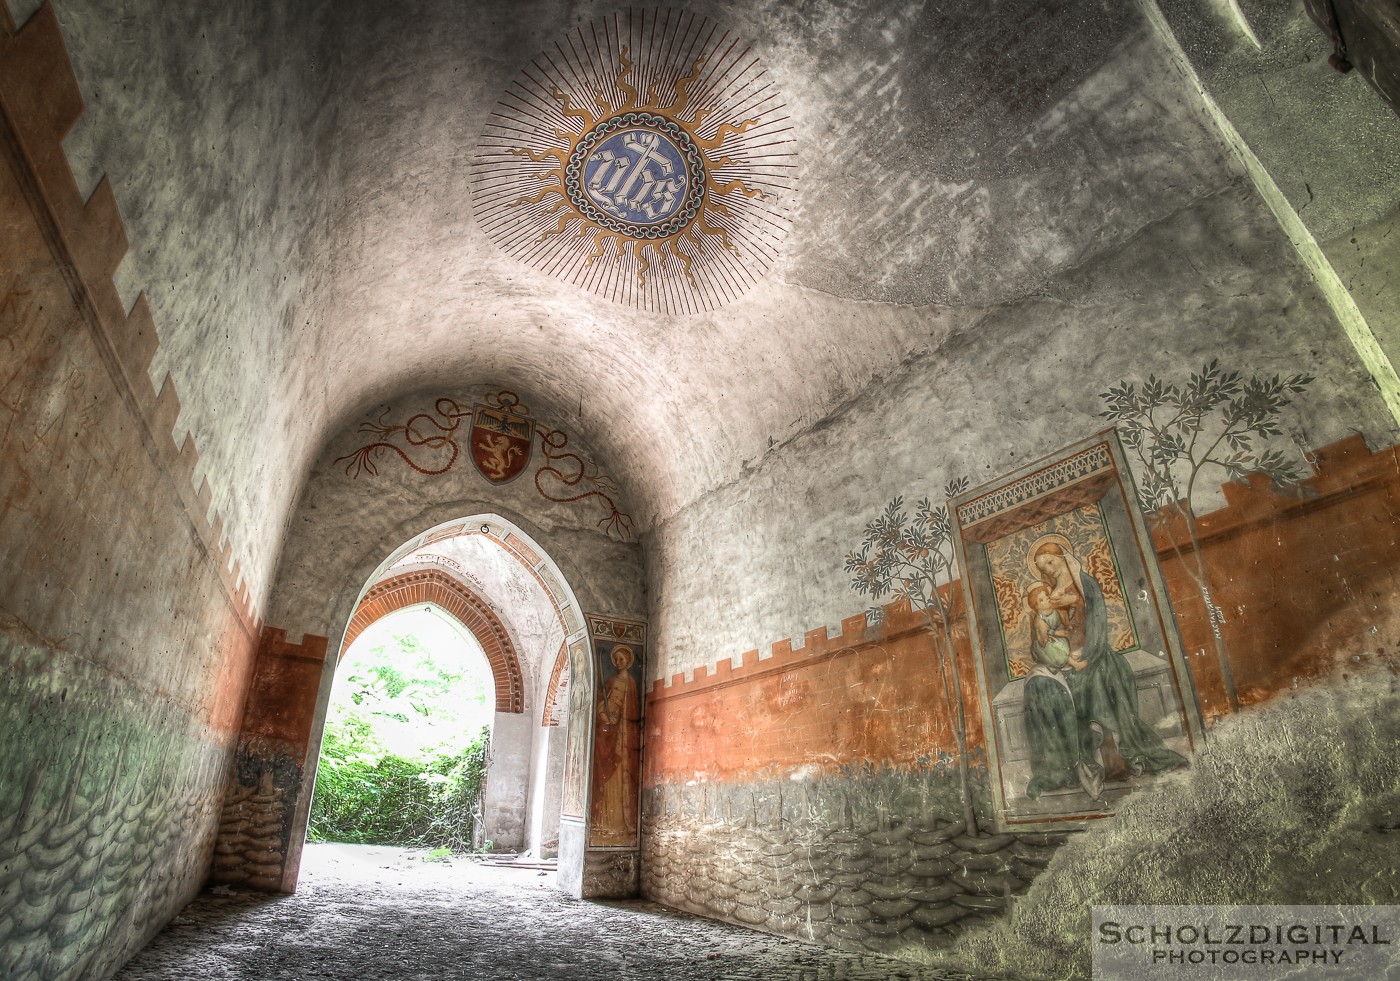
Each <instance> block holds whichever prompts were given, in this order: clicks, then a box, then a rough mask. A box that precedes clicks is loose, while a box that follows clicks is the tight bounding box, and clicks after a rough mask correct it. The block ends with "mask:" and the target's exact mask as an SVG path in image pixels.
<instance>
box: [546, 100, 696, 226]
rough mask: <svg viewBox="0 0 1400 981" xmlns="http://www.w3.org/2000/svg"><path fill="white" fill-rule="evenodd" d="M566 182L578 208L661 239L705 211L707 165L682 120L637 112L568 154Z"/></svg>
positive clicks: (611, 223)
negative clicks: (680, 121)
mask: <svg viewBox="0 0 1400 981" xmlns="http://www.w3.org/2000/svg"><path fill="white" fill-rule="evenodd" d="M564 186H565V190H566V193H567V194H568V195H569V199H570V200H571V201H572V202H573V203H574V206H575V207H577V208H578V209H579V211H580V212H582V213H583V214H584V215H585V216H586V217H588V218H590V219H591V220H593V221H595V222H597V223H598V224H600V225H602V226H604V227H605V228H609V229H611V230H613V231H616V232H621V233H622V234H624V235H629V236H631V237H633V238H643V239H658V238H665V237H667V236H670V235H674V234H676V233H677V232H679V231H681V230H682V229H684V228H685V227H687V226H688V225H689V224H690V222H691V220H692V219H693V218H694V217H695V214H696V212H697V211H699V209H700V203H701V200H702V199H703V197H704V191H705V168H704V164H703V162H702V158H701V155H700V149H699V147H697V146H696V145H695V141H694V140H693V139H692V138H691V136H690V134H689V133H688V132H686V130H685V128H684V127H682V126H681V125H680V124H678V123H676V122H675V121H674V120H671V119H667V118H666V117H664V116H657V115H654V114H652V113H645V112H630V113H624V114H623V115H620V116H614V117H613V118H611V119H608V120H606V121H604V122H603V123H601V124H599V125H598V126H597V127H595V128H594V129H593V130H592V131H591V132H589V133H587V134H585V136H584V137H583V139H581V140H580V141H579V143H578V145H577V146H576V147H575V148H574V151H573V152H572V153H571V154H570V156H569V162H568V165H567V166H566V167H565V177H564Z"/></svg>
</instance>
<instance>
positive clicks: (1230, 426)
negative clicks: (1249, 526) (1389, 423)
mask: <svg viewBox="0 0 1400 981" xmlns="http://www.w3.org/2000/svg"><path fill="white" fill-rule="evenodd" d="M1312 380H1313V379H1312V376H1311V375H1304V374H1295V375H1289V376H1288V377H1287V378H1284V377H1281V376H1279V375H1272V376H1265V375H1258V374H1256V375H1251V376H1250V377H1248V378H1245V377H1243V376H1242V375H1241V373H1240V372H1238V371H1226V370H1225V369H1224V368H1222V367H1220V362H1219V361H1218V360H1215V361H1211V362H1210V364H1207V365H1206V366H1204V367H1203V368H1201V370H1200V371H1198V372H1193V373H1192V375H1191V377H1190V378H1189V379H1188V380H1187V382H1186V383H1185V384H1184V385H1181V384H1177V383H1175V382H1166V381H1163V380H1161V379H1159V378H1157V376H1155V375H1149V376H1148V378H1147V381H1146V382H1145V383H1143V384H1142V385H1141V387H1139V386H1138V385H1136V384H1134V383H1133V382H1123V383H1122V384H1120V385H1119V386H1118V387H1117V388H1110V389H1109V390H1108V391H1106V392H1104V393H1102V394H1101V395H1100V398H1101V399H1103V401H1104V403H1105V405H1106V408H1105V409H1104V411H1103V413H1102V415H1103V417H1104V418H1105V419H1108V420H1110V421H1111V422H1113V423H1114V424H1115V425H1116V426H1117V427H1118V432H1119V435H1120V436H1121V438H1122V440H1123V445H1124V446H1125V447H1127V449H1128V451H1129V453H1130V454H1131V455H1132V457H1133V462H1134V464H1135V465H1134V468H1133V469H1134V471H1135V475H1136V477H1137V484H1138V488H1137V489H1138V503H1139V505H1140V506H1141V507H1142V510H1143V511H1144V512H1145V513H1146V515H1147V518H1148V521H1149V522H1151V523H1153V524H1162V523H1166V522H1171V521H1173V520H1175V519H1176V518H1178V517H1179V518H1180V520H1181V521H1182V523H1183V524H1184V525H1185V528H1186V533H1187V536H1188V537H1189V539H1190V542H1191V557H1190V561H1185V557H1184V556H1181V550H1180V546H1175V547H1176V549H1177V554H1178V557H1180V558H1183V562H1182V567H1183V568H1185V569H1186V571H1187V573H1188V574H1189V575H1190V576H1191V579H1192V582H1193V583H1194V584H1195V586H1196V589H1197V590H1198V591H1199V592H1200V595H1201V599H1202V600H1203V601H1204V603H1205V607H1206V614H1207V616H1208V617H1209V618H1210V625H1211V636H1212V638H1213V643H1214V646H1215V654H1216V658H1217V659H1218V661H1219V663H1220V675H1221V679H1222V680H1223V681H1224V684H1225V691H1226V694H1227V695H1228V696H1229V699H1230V706H1231V708H1233V709H1235V710H1238V709H1239V707H1240V700H1239V694H1238V692H1237V690H1236V687H1235V674H1234V671H1233V670H1232V669H1231V666H1230V657H1229V652H1228V651H1227V650H1226V645H1225V637H1224V635H1223V633H1222V632H1221V630H1220V624H1221V622H1222V620H1223V616H1224V615H1223V613H1222V612H1221V610H1220V607H1219V606H1217V605H1216V604H1215V602H1214V600H1212V598H1211V590H1210V574H1209V571H1208V570H1207V568H1206V561H1205V556H1204V554H1203V553H1202V552H1201V540H1200V533H1199V523H1198V516H1197V514H1196V510H1195V507H1194V506H1193V502H1194V501H1195V499H1196V493H1197V491H1198V490H1199V489H1200V487H1201V481H1202V478H1203V476H1205V475H1206V474H1208V473H1210V471H1212V470H1214V471H1216V474H1217V476H1222V477H1224V478H1226V479H1232V480H1233V479H1239V478H1242V477H1244V476H1246V475H1248V474H1251V473H1263V474H1265V475H1266V476H1268V478H1269V480H1270V481H1271V483H1272V484H1273V486H1274V488H1275V489H1279V490H1281V489H1284V488H1295V489H1299V490H1301V487H1300V485H1301V484H1302V482H1303V480H1305V479H1306V478H1307V477H1308V476H1310V472H1309V470H1307V469H1305V468H1303V467H1301V466H1299V464H1298V463H1297V462H1295V460H1294V459H1291V458H1290V456H1289V455H1288V454H1285V453H1284V452H1283V451H1282V450H1280V449H1278V448H1277V447H1273V446H1270V445H1269V441H1270V440H1272V439H1273V438H1274V437H1278V436H1281V435H1282V434H1283V430H1282V429H1281V428H1280V427H1279V424H1278V416H1279V413H1280V412H1282V411H1283V409H1284V408H1285V407H1286V406H1288V404H1289V403H1290V402H1292V401H1293V398H1294V397H1295V396H1298V395H1301V394H1302V393H1303V391H1304V390H1305V389H1306V388H1307V386H1308V384H1309V383H1310V382H1311V381H1312ZM1175 541H1176V539H1175V538H1173V542H1175Z"/></svg>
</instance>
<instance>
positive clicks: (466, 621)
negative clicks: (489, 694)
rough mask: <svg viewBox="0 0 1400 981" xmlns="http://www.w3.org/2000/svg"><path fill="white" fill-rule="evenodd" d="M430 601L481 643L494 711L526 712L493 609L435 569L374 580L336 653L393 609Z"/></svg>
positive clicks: (509, 647)
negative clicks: (490, 679) (492, 687)
mask: <svg viewBox="0 0 1400 981" xmlns="http://www.w3.org/2000/svg"><path fill="white" fill-rule="evenodd" d="M424 603H432V604H434V605H436V606H440V607H442V609H444V610H446V611H447V612H448V613H449V614H451V615H452V616H453V617H455V618H456V619H457V621H458V622H459V623H461V624H462V626H464V627H466V628H467V630H469V631H470V632H471V634H472V636H473V637H475V638H476V639H477V642H478V643H480V644H481V649H482V651H484V652H485V654H486V660H487V662H489V663H490V665H491V674H492V676H493V677H494V678H495V679H496V711H497V712H514V713H520V712H524V711H525V685H524V682H523V681H522V680H521V674H520V658H518V657H517V656H516V654H515V645H514V644H512V643H511V642H510V635H509V634H508V633H506V628H505V627H504V626H503V625H502V624H501V621H500V619H499V618H498V617H497V616H496V613H495V611H494V610H492V609H491V607H490V606H488V605H487V604H486V601H485V600H483V599H482V598H481V597H480V596H478V595H476V593H474V592H472V591H471V590H470V589H468V588H467V587H466V586H464V585H462V583H460V582H459V581H457V580H456V579H454V578H452V576H450V575H448V574H447V573H445V572H442V571H439V570H437V569H425V570H422V571H419V572H406V573H404V574H403V575H400V576H393V577H391V578H389V579H385V580H384V581H382V582H379V583H375V585H374V586H373V587H372V588H371V589H370V591H369V592H368V593H366V594H365V598H364V599H362V600H360V605H359V606H357V607H356V608H355V615H354V616H353V617H351V618H350V626H349V628H347V629H346V631H345V644H344V646H343V647H341V649H340V652H341V656H342V657H343V656H344V655H345V652H346V651H348V650H349V649H350V645H351V644H352V643H354V641H355V638H356V637H358V636H360V633H361V632H362V631H363V630H364V629H365V628H366V627H368V626H369V625H370V624H371V623H374V621H376V620H379V619H381V618H383V617H386V616H388V615H389V614H390V613H393V612H395V611H396V610H402V609H406V608H407V607H410V606H421V605H422V604H424Z"/></svg>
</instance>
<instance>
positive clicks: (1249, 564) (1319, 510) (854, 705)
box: [645, 437, 1400, 785]
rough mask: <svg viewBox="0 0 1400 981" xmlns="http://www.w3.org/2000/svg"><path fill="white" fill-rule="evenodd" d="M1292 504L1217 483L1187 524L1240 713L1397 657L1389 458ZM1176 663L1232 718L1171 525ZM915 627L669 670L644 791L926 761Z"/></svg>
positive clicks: (963, 654)
mask: <svg viewBox="0 0 1400 981" xmlns="http://www.w3.org/2000/svg"><path fill="white" fill-rule="evenodd" d="M1314 461H1315V466H1316V470H1317V475H1316V476H1315V477H1314V478H1313V479H1311V480H1310V481H1308V482H1307V484H1306V485H1305V486H1304V487H1303V489H1302V490H1303V492H1302V493H1301V494H1295V493H1284V494H1281V493H1275V492H1274V491H1273V490H1272V489H1270V488H1269V487H1268V485H1267V483H1265V482H1260V481H1246V482H1236V483H1231V484H1228V485H1226V486H1225V488H1224V491H1225V496H1226V500H1227V502H1228V504H1227V506H1226V507H1224V508H1222V509H1220V510H1218V511H1215V512H1212V513H1209V514H1206V515H1204V516H1202V517H1201V519H1200V521H1199V526H1200V537H1201V543H1202V549H1203V554H1204V556H1205V560H1206V566H1207V569H1208V574H1209V577H1210V588H1211V594H1212V596H1213V597H1214V598H1215V601H1216V603H1217V604H1218V605H1219V606H1220V607H1221V609H1222V611H1223V616H1224V620H1223V623H1222V624H1221V630H1222V633H1223V636H1224V639H1225V643H1226V645H1227V648H1228V650H1229V652H1230V657H1231V663H1232V665H1233V670H1234V674H1235V678H1236V683H1237V686H1238V689H1239V691H1240V695H1241V701H1242V702H1243V703H1244V704H1246V705H1248V704H1257V703H1260V702H1263V701H1266V700H1267V699H1269V698H1270V697H1272V696H1274V695H1275V694H1277V693H1279V692H1281V691H1285V690H1288V689H1289V688H1291V687H1293V686H1294V684H1295V679H1296V683H1297V684H1304V683H1307V682H1308V681H1311V680H1315V679H1317V678H1321V677H1324V676H1327V675H1328V674H1330V673H1331V672H1332V671H1333V670H1335V669H1337V668H1339V667H1344V666H1345V664H1348V663H1349V664H1359V663H1360V662H1361V661H1368V660H1371V659H1374V658H1376V657H1387V656H1389V657H1393V656H1394V655H1395V654H1396V652H1397V650H1400V530H1397V520H1396V515H1400V448H1397V447H1392V448H1389V449H1386V450H1382V451H1380V452H1377V453H1374V454H1372V453H1371V452H1369V451H1368V450H1367V448H1366V446H1365V444H1364V442H1363V441H1362V440H1361V439H1360V438H1359V437H1356V438H1353V439H1348V440H1344V441H1342V442H1339V443H1335V444H1332V445H1330V446H1327V447H1324V448H1322V449H1320V450H1318V451H1317V452H1316V453H1315V454H1314ZM1154 544H1155V545H1156V548H1157V552H1158V558H1159V561H1160V562H1161V564H1162V569H1163V575H1164V578H1165V580H1166V582H1167V588H1168V592H1169V594H1170V596H1171V600H1172V605H1173V607H1174V610H1175V612H1176V615H1177V619H1178V622H1179V625H1180V630H1181V634H1182V639H1183V644H1184V646H1185V649H1186V651H1187V653H1188V663H1189V665H1190V667H1191V670H1192V672H1193V676H1194V679H1195V683H1196V687H1197V692H1198V695H1199V698H1200V701H1201V705H1202V709H1203V711H1204V712H1205V714H1206V716H1207V718H1215V717H1218V716H1220V715H1221V714H1224V713H1225V712H1228V711H1229V702H1228V699H1227V698H1226V696H1225V692H1224V688H1223V685H1222V683H1221V677H1220V670H1219V667H1218V661H1217V659H1216V657H1215V654H1214V647H1213V645H1212V643H1211V636H1210V625H1209V620H1208V618H1207V616H1206V613H1205V607H1204V604H1203V603H1202V600H1201V597H1200V593H1199V592H1198V591H1197V589H1196V588H1195V586H1194V584H1193V582H1192V580H1191V577H1190V574H1189V573H1190V570H1191V569H1193V568H1194V563H1193V560H1192V559H1191V555H1190V542H1189V538H1188V536H1187V535H1186V533H1185V530H1184V525H1183V524H1182V523H1181V522H1180V521H1179V520H1178V521H1177V522H1176V523H1174V524H1173V523H1167V524H1164V525H1162V526H1161V527H1160V528H1158V529H1157V530H1156V531H1154ZM951 594H952V595H953V596H954V597H955V598H956V600H957V601H958V602H957V603H956V604H955V619H954V634H955V637H956V640H957V644H958V649H959V658H960V665H961V675H962V681H963V686H964V705H965V706H966V712H967V716H968V728H969V741H970V745H971V746H972V747H974V748H975V747H977V746H980V745H981V726H980V710H979V708H978V704H977V700H976V691H975V687H974V686H975V684H976V677H977V675H976V672H975V668H974V666H973V664H972V659H971V651H970V649H969V647H968V644H967V625H966V622H965V620H963V619H962V616H963V611H962V602H961V599H962V584H961V583H960V582H957V583H954V584H953V586H952V590H951ZM921 622H922V621H921V619H920V617H918V616H916V615H913V614H911V613H909V612H908V611H907V610H900V609H899V608H897V607H892V608H891V610H890V612H889V614H888V616H887V618H886V623H885V624H884V625H883V626H880V627H869V626H867V625H866V622H865V617H864V615H863V614H861V615H857V616H854V617H851V618H848V619H847V620H845V621H843V622H842V632H841V634H840V635H838V636H836V637H830V638H829V637H827V636H826V630H825V628H823V629H821V630H817V631H813V632H811V633H809V634H808V635H807V638H806V644H805V645H804V646H803V647H800V648H798V649H797V650H793V649H792V646H791V644H790V642H788V641H780V642H779V643H777V644H775V645H773V649H772V656H771V658H764V659H760V658H759V656H758V652H757V651H749V652H747V653H746V654H745V655H744V657H743V663H742V665H741V666H740V667H739V668H737V669H733V668H731V666H730V662H728V661H722V662H720V664H719V667H718V669H717V670H716V671H715V672H714V674H711V673H710V672H709V671H708V670H707V669H705V668H701V669H699V670H697V671H696V672H695V673H694V677H693V680H691V681H686V680H685V679H684V677H683V676H680V675H677V676H676V677H674V678H672V679H671V683H670V684H669V685H666V684H663V683H662V682H657V683H656V684H655V685H654V686H653V688H652V691H651V692H650V693H649V695H648V702H647V742H646V746H647V750H646V765H645V779H646V782H647V783H648V784H649V785H654V784H658V783H665V782H668V781H686V780H696V779H703V780H719V781H736V780H738V781H742V780H746V779H766V778H770V777H773V776H775V775H781V774H784V773H791V772H794V771H796V770H798V769H799V768H806V770H805V771H804V772H809V773H821V772H827V773H834V772H836V771H838V770H840V769H841V768H842V767H846V766H848V765H851V764H871V765H875V766H888V767H894V768H901V767H915V766H922V765H926V764H927V763H928V762H929V760H930V758H931V757H932V755H933V754H936V753H938V752H945V753H946V752H951V751H952V749H953V746H954V742H953V737H952V728H951V724H950V721H949V712H948V709H947V706H946V705H945V702H944V699H943V695H942V688H941V684H940V683H939V681H938V676H937V674H936V670H937V665H936V661H935V660H934V658H933V654H932V651H931V649H930V646H929V640H928V636H927V634H926V633H924V632H922V631H921V630H920V626H921Z"/></svg>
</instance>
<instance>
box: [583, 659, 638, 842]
mask: <svg viewBox="0 0 1400 981" xmlns="http://www.w3.org/2000/svg"><path fill="white" fill-rule="evenodd" d="M610 658H611V660H612V665H613V667H614V668H616V669H617V673H616V674H614V675H613V676H612V677H611V678H609V679H608V683H607V684H606V685H605V686H604V687H603V691H602V693H601V694H600V695H599V696H598V729H597V732H596V734H595V736H594V744H593V746H594V764H593V807H592V819H593V827H594V829H595V831H601V832H603V833H605V834H610V835H614V836H616V837H619V838H623V837H627V838H630V837H632V836H633V835H635V834H636V832H637V777H638V773H637V768H638V763H639V760H638V753H639V751H640V749H641V702H640V700H639V699H638V697H637V682H636V679H634V678H633V677H632V665H633V663H634V661H635V660H636V656H635V655H634V654H633V652H632V648H630V647H628V646H627V645H626V644H618V645H617V646H616V647H614V648H613V649H612V654H611V655H610Z"/></svg>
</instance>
